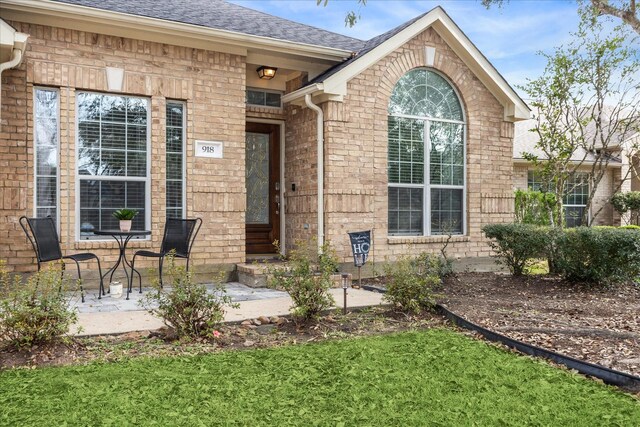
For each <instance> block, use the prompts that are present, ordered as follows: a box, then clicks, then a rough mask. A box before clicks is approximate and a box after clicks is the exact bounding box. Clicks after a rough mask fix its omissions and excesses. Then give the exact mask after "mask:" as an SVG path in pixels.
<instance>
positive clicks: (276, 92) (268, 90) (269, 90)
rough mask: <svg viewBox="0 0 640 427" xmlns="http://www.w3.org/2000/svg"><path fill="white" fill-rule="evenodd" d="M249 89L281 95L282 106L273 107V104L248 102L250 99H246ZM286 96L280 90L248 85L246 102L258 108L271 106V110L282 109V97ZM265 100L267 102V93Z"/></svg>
mask: <svg viewBox="0 0 640 427" xmlns="http://www.w3.org/2000/svg"><path fill="white" fill-rule="evenodd" d="M249 91H253V92H264V93H265V94H266V93H275V94H277V95H280V106H278V107H273V106H271V105H261V104H251V103H249V102H248V100H246V98H247V92H249ZM283 96H284V93H283V92H282V91H280V90H274V89H262V88H259V87H247V88H246V90H245V103H246V104H247V105H251V106H253V107H258V108H269V109H271V110H282V97H283ZM265 102H266V95H265Z"/></svg>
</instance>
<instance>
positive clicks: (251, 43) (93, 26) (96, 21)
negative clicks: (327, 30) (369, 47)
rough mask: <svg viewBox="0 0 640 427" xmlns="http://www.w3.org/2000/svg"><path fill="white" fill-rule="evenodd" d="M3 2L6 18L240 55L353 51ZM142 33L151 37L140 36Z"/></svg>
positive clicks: (28, 1) (334, 57)
mask: <svg viewBox="0 0 640 427" xmlns="http://www.w3.org/2000/svg"><path fill="white" fill-rule="evenodd" d="M2 3H3V5H2V6H3V7H2V17H3V18H5V19H8V20H15V21H19V22H28V23H35V24H40V25H52V22H51V18H52V17H54V18H59V19H61V20H63V21H59V22H58V23H57V24H56V25H61V23H63V26H64V28H71V29H80V30H82V31H93V32H97V33H102V34H108V35H116V36H123V37H130V36H132V35H133V37H137V38H142V39H148V40H150V41H159V42H161V43H167V44H178V45H181V43H180V39H179V38H180V37H184V38H186V39H187V40H189V39H191V40H193V39H195V40H200V41H204V42H206V43H215V44H216V46H215V48H216V49H215V50H218V49H217V48H218V47H219V44H222V45H225V46H228V47H229V48H231V49H232V50H233V49H234V48H235V51H233V52H231V53H237V54H240V55H242V54H244V55H246V51H247V50H248V49H250V48H257V49H268V50H273V51H276V52H281V53H286V54H291V55H299V56H304V57H310V58H317V59H323V60H329V61H342V60H344V59H345V58H348V57H349V56H350V55H351V53H352V52H351V51H350V50H345V49H337V48H330V47H324V46H317V45H310V44H305V43H296V42H292V41H287V40H280V39H274V38H269V37H262V36H254V35H250V34H244V33H239V32H234V31H228V30H220V29H215V28H209V27H204V26H199V25H193V24H186V23H181V22H175V21H167V20H163V19H158V18H151V17H146V16H139V15H131V14H127V13H122V12H113V11H109V10H103V9H96V8H92V7H86V6H78V5H71V4H65V3H57V2H49V1H36V0H3V2H2ZM144 33H146V34H148V35H149V36H151V37H150V38H144V37H141V35H142V34H144ZM182 44H185V43H182ZM221 47H222V46H221Z"/></svg>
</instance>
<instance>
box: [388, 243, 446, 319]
mask: <svg viewBox="0 0 640 427" xmlns="http://www.w3.org/2000/svg"><path fill="white" fill-rule="evenodd" d="M447 267H448V266H447V262H446V261H445V260H443V258H441V257H439V256H437V255H433V254H428V253H422V254H421V255H419V256H418V257H410V256H404V257H401V258H400V259H398V260H397V261H396V262H395V263H390V264H387V265H386V266H385V274H386V276H387V293H386V294H385V295H384V299H385V300H386V301H388V302H390V303H391V304H393V305H394V306H395V308H397V309H399V310H401V311H404V312H408V313H419V312H420V311H422V310H430V309H433V307H435V304H436V294H435V293H434V290H435V289H436V288H437V287H438V286H440V285H441V283H442V275H443V274H446V273H447V271H448V269H447Z"/></svg>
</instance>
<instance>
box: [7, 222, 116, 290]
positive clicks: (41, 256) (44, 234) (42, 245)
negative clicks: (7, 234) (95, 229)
mask: <svg viewBox="0 0 640 427" xmlns="http://www.w3.org/2000/svg"><path fill="white" fill-rule="evenodd" d="M19 222H20V226H21V227H22V229H23V230H24V233H25V234H26V235H27V238H28V239H29V242H31V246H32V247H33V250H34V252H35V253H36V260H37V261H38V271H40V266H41V264H42V263H43V262H49V261H58V260H63V263H62V274H63V275H64V270H65V264H64V260H65V259H70V260H72V261H74V262H75V263H76V267H77V268H78V279H80V296H81V298H82V302H84V289H83V287H82V275H81V274H80V262H83V261H89V260H92V259H95V260H96V261H98V273H99V274H100V289H99V291H98V298H101V296H102V295H104V294H105V293H104V286H103V283H102V268H101V267H100V259H99V258H98V257H97V256H96V255H95V254H93V253H89V252H84V253H78V254H73V255H66V256H63V255H62V250H61V249H60V240H59V239H58V232H57V231H56V223H55V222H54V221H53V218H51V217H50V216H48V217H46V218H27V217H26V216H22V217H20V219H19ZM27 227H28V230H27Z"/></svg>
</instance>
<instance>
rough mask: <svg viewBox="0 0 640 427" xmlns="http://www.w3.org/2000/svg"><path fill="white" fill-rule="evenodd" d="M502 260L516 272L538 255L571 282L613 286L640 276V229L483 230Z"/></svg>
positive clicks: (520, 227)
mask: <svg viewBox="0 0 640 427" xmlns="http://www.w3.org/2000/svg"><path fill="white" fill-rule="evenodd" d="M483 230H484V232H485V234H486V235H487V237H489V238H491V239H495V240H494V241H490V242H489V245H490V246H491V247H492V248H493V250H494V251H495V252H496V253H497V255H498V257H499V262H501V263H503V264H506V265H507V266H508V267H509V269H510V270H511V272H512V273H513V274H514V275H520V274H522V273H523V272H524V269H525V266H527V265H528V263H531V262H532V261H534V260H535V259H540V258H547V259H548V260H549V269H550V270H551V272H552V273H557V274H560V275H561V276H563V277H564V278H565V279H567V280H569V281H575V282H585V283H596V284H602V285H611V284H616V283H625V282H631V281H633V280H637V279H638V278H639V277H640V229H639V228H638V227H630V226H627V227H592V228H589V227H578V228H570V229H565V230H561V229H558V228H550V227H534V226H531V225H526V224H492V225H488V226H485V227H484V228H483Z"/></svg>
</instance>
